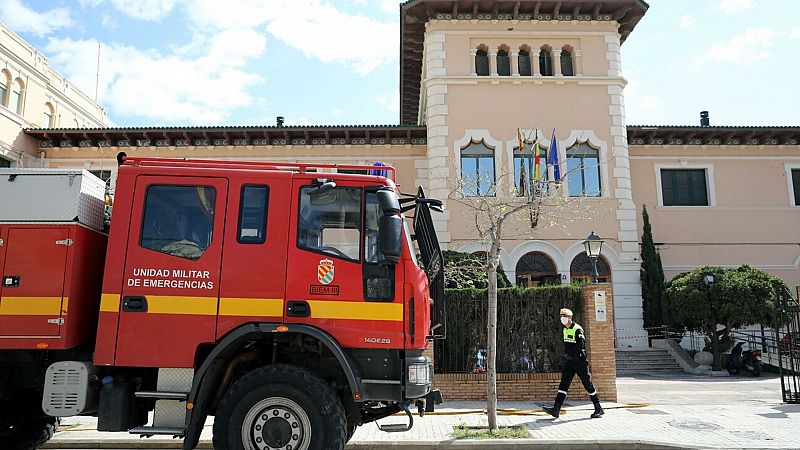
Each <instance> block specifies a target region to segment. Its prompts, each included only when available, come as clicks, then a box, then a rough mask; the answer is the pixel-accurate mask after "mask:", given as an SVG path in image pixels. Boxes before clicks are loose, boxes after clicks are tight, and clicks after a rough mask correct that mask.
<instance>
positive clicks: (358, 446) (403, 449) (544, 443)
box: [41, 439, 685, 450]
mask: <svg viewBox="0 0 800 450" xmlns="http://www.w3.org/2000/svg"><path fill="white" fill-rule="evenodd" d="M555 446H558V448H559V450H569V449H619V450H628V449H631V450H633V449H645V450H674V449H676V448H685V446H681V445H678V444H669V443H662V442H653V441H642V440H613V439H608V440H603V439H601V440H597V439H585V440H581V439H514V440H510V439H482V440H459V441H455V440H447V441H405V442H403V441H392V442H386V441H372V442H369V441H368V442H352V443H350V444H347V446H346V447H345V450H443V449H461V448H483V449H491V450H525V449H530V448H533V447H536V448H552V447H555ZM41 448H43V449H96V450H100V449H115V450H123V449H180V448H182V442H181V441H166V440H159V441H150V440H147V441H141V442H140V441H132V440H130V439H81V440H69V441H61V442H58V441H55V442H54V441H51V442H49V443H47V444H46V445H44V446H43V447H41ZM197 448H198V449H212V448H213V447H212V446H211V442H210V441H201V442H200V444H199V445H198V446H197Z"/></svg>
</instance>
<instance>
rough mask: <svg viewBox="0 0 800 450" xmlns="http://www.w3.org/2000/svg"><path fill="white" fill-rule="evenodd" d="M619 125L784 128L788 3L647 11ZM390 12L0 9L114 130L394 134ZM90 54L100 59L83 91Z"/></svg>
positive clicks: (211, 2) (790, 57)
mask: <svg viewBox="0 0 800 450" xmlns="http://www.w3.org/2000/svg"><path fill="white" fill-rule="evenodd" d="M648 3H649V4H650V10H649V11H648V12H647V14H646V15H645V17H644V18H643V19H642V21H641V22H640V23H639V25H638V26H637V27H636V29H635V30H634V31H633V33H632V34H631V35H630V36H629V38H628V40H627V41H626V42H625V43H624V44H623V46H622V61H623V71H624V75H625V77H626V79H627V80H628V82H629V84H628V86H627V88H626V90H625V99H626V106H627V108H626V115H627V123H628V124H630V125H697V124H699V112H700V111H701V110H708V111H710V116H711V123H712V125H745V126H747V125H767V126H769V125H792V126H800V23H799V22H797V21H796V19H797V18H798V17H800V0H649V2H648ZM398 5H399V1H398V0H225V1H222V0H69V1H68V0H1V1H0V21H2V22H3V23H4V24H6V26H8V27H9V28H11V29H12V30H13V31H15V32H16V33H18V34H20V35H21V36H22V37H23V38H24V39H25V40H27V41H28V42H30V43H31V44H32V45H33V46H35V47H36V48H38V49H39V50H41V51H42V52H43V53H44V54H45V55H46V56H47V57H48V60H49V62H50V65H51V66H52V67H54V68H55V69H56V70H58V71H59V72H60V73H62V74H63V75H65V76H67V77H68V78H69V79H70V80H72V82H73V83H75V84H76V85H77V86H78V87H79V88H80V89H82V90H83V91H84V92H85V93H87V94H89V95H90V96H93V95H94V93H95V89H96V90H97V94H98V102H99V103H100V104H102V105H103V106H105V107H106V109H107V110H108V117H109V121H110V122H111V124H112V125H115V126H174V125H178V126H180V125H273V124H274V123H275V116H279V115H281V116H284V117H286V124H288V125H348V124H364V125H366V124H369V125H379V124H397V123H398V121H399V88H398V85H399V64H400V61H399V57H398V53H399V51H398V49H399V6H398ZM98 46H99V54H100V58H99V60H100V63H99V69H100V70H99V82H98V81H97V61H98Z"/></svg>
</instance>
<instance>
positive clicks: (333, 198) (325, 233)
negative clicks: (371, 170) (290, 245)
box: [297, 186, 361, 262]
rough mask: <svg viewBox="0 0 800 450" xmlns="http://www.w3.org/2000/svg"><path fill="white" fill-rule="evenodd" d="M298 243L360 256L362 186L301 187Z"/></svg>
mask: <svg viewBox="0 0 800 450" xmlns="http://www.w3.org/2000/svg"><path fill="white" fill-rule="evenodd" d="M298 216H299V217H298V218H297V247H298V248H301V249H305V250H309V251H312V252H316V253H321V254H323V255H326V256H332V257H336V258H343V259H346V260H350V261H356V262H358V261H360V259H361V188H355V187H336V188H333V189H330V190H328V191H323V192H318V190H317V188H316V187H314V186H303V187H302V188H300V214H299V215H298Z"/></svg>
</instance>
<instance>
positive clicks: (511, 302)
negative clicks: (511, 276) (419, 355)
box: [434, 286, 580, 373]
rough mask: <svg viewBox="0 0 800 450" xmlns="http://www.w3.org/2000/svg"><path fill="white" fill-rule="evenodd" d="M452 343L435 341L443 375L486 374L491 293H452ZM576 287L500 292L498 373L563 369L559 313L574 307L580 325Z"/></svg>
mask: <svg viewBox="0 0 800 450" xmlns="http://www.w3.org/2000/svg"><path fill="white" fill-rule="evenodd" d="M446 297H447V301H446V305H447V306H446V308H447V321H448V325H447V339H446V340H443V341H437V342H435V343H434V351H435V358H434V360H435V364H436V372H437V373H483V372H485V371H486V324H487V319H486V312H487V311H486V310H487V294H486V290H478V289H464V290H455V289H454V290H448V291H446ZM579 297H580V289H579V288H578V287H575V286H565V287H561V286H559V287H542V288H538V287H537V288H530V289H519V288H513V289H500V290H499V291H498V302H497V303H498V304H497V309H498V311H497V371H498V372H500V373H530V372H553V371H559V370H561V354H562V352H563V342H562V341H563V338H562V331H561V330H562V326H561V323H560V322H559V310H560V309H561V308H570V309H572V310H573V311H574V312H575V314H576V317H575V320H576V322H578V323H580V315H579V311H578V309H579V308H578V301H579Z"/></svg>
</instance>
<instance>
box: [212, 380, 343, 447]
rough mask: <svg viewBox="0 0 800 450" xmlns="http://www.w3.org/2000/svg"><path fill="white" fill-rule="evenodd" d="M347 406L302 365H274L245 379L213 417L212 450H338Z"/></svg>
mask: <svg viewBox="0 0 800 450" xmlns="http://www.w3.org/2000/svg"><path fill="white" fill-rule="evenodd" d="M346 439H347V421H346V419H345V413H344V407H343V406H342V403H341V401H340V400H339V398H338V397H337V395H336V393H335V392H334V391H333V389H331V388H330V386H328V384H327V383H326V382H325V380H323V379H322V378H320V377H319V376H317V375H316V374H314V373H312V372H310V371H308V370H306V369H303V368H301V367H296V366H291V365H286V364H275V365H272V366H266V367H260V368H258V369H255V370H253V371H251V372H249V373H247V374H245V375H244V376H242V377H241V378H240V379H239V380H237V381H236V383H234V384H233V386H231V387H230V389H228V391H227V392H226V393H225V395H224V396H223V397H222V401H220V404H219V408H218V409H217V413H216V416H215V417H214V448H224V449H230V450H273V449H282V450H328V449H331V450H340V449H343V448H344V444H345V442H346Z"/></svg>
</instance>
